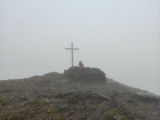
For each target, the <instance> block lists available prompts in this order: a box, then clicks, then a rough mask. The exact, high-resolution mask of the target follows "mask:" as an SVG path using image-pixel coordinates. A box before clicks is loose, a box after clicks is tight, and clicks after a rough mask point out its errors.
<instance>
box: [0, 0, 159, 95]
mask: <svg viewBox="0 0 160 120" xmlns="http://www.w3.org/2000/svg"><path fill="white" fill-rule="evenodd" d="M159 5H160V1H158V0H153V1H146V0H141V1H131V0H126V1H116V0H115V1H3V0H1V1H0V17H1V19H0V80H8V79H17V78H27V77H31V76H34V75H43V74H45V73H48V72H54V71H57V72H60V73H63V71H64V70H65V69H68V68H69V67H70V66H71V51H69V50H65V48H69V47H71V42H73V44H74V47H75V48H79V50H76V51H74V66H78V63H79V61H83V63H84V66H85V67H96V68H100V69H101V70H102V71H104V72H105V73H106V77H108V78H112V79H113V80H115V81H117V82H120V83H123V84H125V85H128V86H131V87H135V88H139V89H142V90H147V91H149V92H153V93H155V94H158V95H160V6H159Z"/></svg>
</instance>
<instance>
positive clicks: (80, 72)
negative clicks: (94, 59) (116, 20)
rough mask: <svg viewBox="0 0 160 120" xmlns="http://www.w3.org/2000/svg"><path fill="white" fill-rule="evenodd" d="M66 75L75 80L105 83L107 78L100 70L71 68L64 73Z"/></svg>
mask: <svg viewBox="0 0 160 120" xmlns="http://www.w3.org/2000/svg"><path fill="white" fill-rule="evenodd" d="M64 74H65V75H66V76H68V77H70V78H71V79H74V80H82V81H97V82H105V81H106V76H105V73H104V72H103V71H101V70H100V69H98V68H89V67H86V68H79V67H70V68H69V69H68V70H65V71H64Z"/></svg>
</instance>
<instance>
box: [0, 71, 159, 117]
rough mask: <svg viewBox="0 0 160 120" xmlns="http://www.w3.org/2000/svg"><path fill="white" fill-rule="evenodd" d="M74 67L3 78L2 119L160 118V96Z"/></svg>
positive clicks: (0, 107)
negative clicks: (23, 77)
mask: <svg viewBox="0 0 160 120" xmlns="http://www.w3.org/2000/svg"><path fill="white" fill-rule="evenodd" d="M70 69H71V68H69V69H68V71H67V72H66V71H65V73H64V74H63V73H57V72H51V73H47V74H44V75H43V76H33V77H30V78H25V79H14V80H6V81H0V120H160V119H159V118H160V96H158V95H155V94H153V93H150V92H147V91H144V90H139V89H136V88H132V87H128V86H125V85H123V84H120V83H118V82H116V81H114V80H112V79H109V78H106V77H105V79H103V80H105V81H103V80H102V79H101V80H98V78H103V77H104V73H103V72H102V71H101V70H100V71H99V72H100V73H99V76H101V77H99V76H98V77H97V78H96V79H95V78H93V79H90V80H88V78H92V77H89V76H88V74H90V73H88V74H86V76H85V75H84V76H85V77H84V76H83V77H84V78H85V79H84V80H81V79H82V78H83V77H82V76H79V77H77V79H75V78H74V77H75V76H77V75H78V73H79V71H80V70H77V71H78V72H76V74H72V73H74V71H73V70H70ZM75 69H78V68H75ZM88 69H89V70H90V68H87V70H88ZM71 71H72V72H71ZM90 75H91V76H92V74H90ZM81 77H82V78H81ZM91 81H94V82H91Z"/></svg>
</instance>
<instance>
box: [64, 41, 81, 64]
mask: <svg viewBox="0 0 160 120" xmlns="http://www.w3.org/2000/svg"><path fill="white" fill-rule="evenodd" d="M65 49H67V50H71V60H72V67H73V50H79V49H78V48H73V42H71V48H65Z"/></svg>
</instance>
